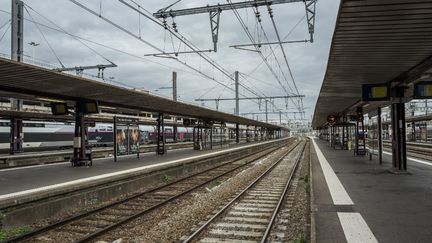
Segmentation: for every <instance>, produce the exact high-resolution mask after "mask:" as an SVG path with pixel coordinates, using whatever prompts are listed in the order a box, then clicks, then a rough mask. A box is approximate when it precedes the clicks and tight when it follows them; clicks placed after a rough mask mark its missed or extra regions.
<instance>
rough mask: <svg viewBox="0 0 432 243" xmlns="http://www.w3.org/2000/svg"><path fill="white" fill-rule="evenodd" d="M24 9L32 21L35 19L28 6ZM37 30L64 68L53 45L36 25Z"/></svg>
mask: <svg viewBox="0 0 432 243" xmlns="http://www.w3.org/2000/svg"><path fill="white" fill-rule="evenodd" d="M24 9H25V11H26V12H27V14H28V15H29V16H30V19H32V20H33V21H34V19H33V16H32V15H31V14H30V12H29V11H28V9H27V6H25V5H24ZM35 25H36V27H37V29H38V30H39V33H40V34H41V35H42V37H43V39H44V40H45V42H46V43H47V45H48V47H49V49H50V50H51V52H52V53H53V54H54V56H55V57H56V59H57V61H58V62H59V63H60V65H61V66H62V67H63V68H64V67H65V66H64V65H63V63H62V61H61V60H60V58H59V57H58V55H57V53H56V52H55V51H54V49H53V48H52V46H51V44H50V43H49V41H48V40H47V38H46V37H45V34H44V33H43V32H42V30H41V29H40V27H39V25H38V24H36V23H35Z"/></svg>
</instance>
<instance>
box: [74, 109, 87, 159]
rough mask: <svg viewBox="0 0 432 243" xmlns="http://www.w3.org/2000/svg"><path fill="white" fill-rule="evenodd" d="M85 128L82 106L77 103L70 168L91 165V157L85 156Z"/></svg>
mask: <svg viewBox="0 0 432 243" xmlns="http://www.w3.org/2000/svg"><path fill="white" fill-rule="evenodd" d="M86 130H87V127H86V126H85V117H84V114H83V112H82V104H81V103H80V102H77V104H76V105H75V132H74V154H73V158H72V160H71V162H72V166H81V165H88V164H89V163H90V164H91V155H88V154H87V148H86V145H87V141H88V137H87V132H86Z"/></svg>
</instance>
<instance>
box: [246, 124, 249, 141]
mask: <svg viewBox="0 0 432 243" xmlns="http://www.w3.org/2000/svg"><path fill="white" fill-rule="evenodd" d="M246 142H248V143H250V137H249V125H247V126H246Z"/></svg>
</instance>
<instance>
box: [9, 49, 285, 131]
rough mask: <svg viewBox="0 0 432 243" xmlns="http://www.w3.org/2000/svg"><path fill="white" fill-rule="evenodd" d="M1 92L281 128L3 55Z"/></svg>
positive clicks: (21, 96)
mask: <svg viewBox="0 0 432 243" xmlns="http://www.w3.org/2000/svg"><path fill="white" fill-rule="evenodd" d="M0 92H1V94H2V96H5V97H10V98H29V99H30V98H31V99H40V98H43V99H56V100H64V101H79V100H83V99H89V100H96V101H98V102H99V103H100V104H101V105H104V106H110V107H119V108H126V109H133V110H137V111H148V112H162V113H164V114H169V115H178V116H183V117H193V118H199V119H204V120H211V121H221V122H227V123H239V124H242V125H251V126H259V127H266V128H274V129H279V128H282V127H280V126H277V125H273V124H268V123H264V122H259V121H256V120H252V119H248V118H244V117H240V116H236V115H232V114H228V113H224V112H220V111H216V110H212V109H208V108H204V107H200V106H196V105H192V104H186V103H183V102H175V101H173V100H169V99H166V98H162V97H159V96H155V95H151V94H148V93H146V92H140V91H134V90H131V89H126V88H122V87H118V86H114V85H110V84H107V83H103V82H99V81H95V80H91V79H86V78H82V77H77V76H73V75H68V74H64V73H59V72H57V71H52V70H47V69H44V68H41V67H37V66H33V65H29V64H25V63H20V62H15V61H11V60H8V59H4V58H0Z"/></svg>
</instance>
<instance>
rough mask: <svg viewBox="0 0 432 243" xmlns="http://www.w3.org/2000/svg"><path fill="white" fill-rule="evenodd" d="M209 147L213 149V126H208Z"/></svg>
mask: <svg viewBox="0 0 432 243" xmlns="http://www.w3.org/2000/svg"><path fill="white" fill-rule="evenodd" d="M210 149H213V127H210Z"/></svg>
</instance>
